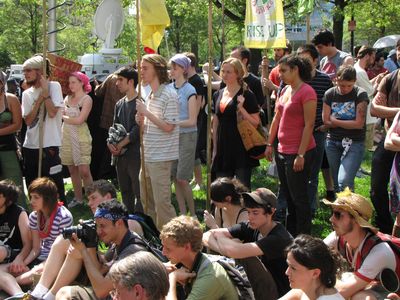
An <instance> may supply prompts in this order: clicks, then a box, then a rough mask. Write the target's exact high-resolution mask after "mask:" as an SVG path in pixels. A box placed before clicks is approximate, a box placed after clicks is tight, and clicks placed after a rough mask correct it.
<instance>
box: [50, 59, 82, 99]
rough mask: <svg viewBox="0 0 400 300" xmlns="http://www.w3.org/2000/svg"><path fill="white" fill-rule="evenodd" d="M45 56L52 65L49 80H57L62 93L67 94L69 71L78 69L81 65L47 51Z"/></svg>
mask: <svg viewBox="0 0 400 300" xmlns="http://www.w3.org/2000/svg"><path fill="white" fill-rule="evenodd" d="M47 58H48V59H49V60H50V62H51V64H52V65H53V66H52V68H51V76H50V80H53V81H58V82H59V83H60V85H61V88H62V92H63V94H64V95H66V94H68V92H69V87H68V79H69V76H70V75H71V73H73V72H75V71H80V70H81V68H82V65H81V64H79V63H77V62H74V61H72V60H69V59H66V58H64V57H62V56H58V55H55V54H52V53H47Z"/></svg>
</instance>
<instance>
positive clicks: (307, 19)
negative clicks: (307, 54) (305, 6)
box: [306, 14, 311, 44]
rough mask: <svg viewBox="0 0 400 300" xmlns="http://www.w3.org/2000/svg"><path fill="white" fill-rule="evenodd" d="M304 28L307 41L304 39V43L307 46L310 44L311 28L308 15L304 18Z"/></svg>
mask: <svg viewBox="0 0 400 300" xmlns="http://www.w3.org/2000/svg"><path fill="white" fill-rule="evenodd" d="M306 27H307V39H306V41H307V44H308V43H310V31H311V28H310V14H307V17H306Z"/></svg>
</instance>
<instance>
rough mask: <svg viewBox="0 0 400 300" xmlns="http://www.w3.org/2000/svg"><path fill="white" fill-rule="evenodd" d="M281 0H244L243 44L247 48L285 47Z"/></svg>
mask: <svg viewBox="0 0 400 300" xmlns="http://www.w3.org/2000/svg"><path fill="white" fill-rule="evenodd" d="M284 21H285V20H284V17H283V5H282V0H246V20H245V37H244V45H245V46H246V47H248V48H261V49H264V48H285V47H286V37H285V22H284Z"/></svg>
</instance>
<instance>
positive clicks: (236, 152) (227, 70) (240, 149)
mask: <svg viewBox="0 0 400 300" xmlns="http://www.w3.org/2000/svg"><path fill="white" fill-rule="evenodd" d="M245 72H246V70H245V67H244V66H243V64H242V63H241V62H240V60H238V59H237V58H232V57H230V58H228V59H226V60H225V61H224V62H223V63H222V65H221V77H222V80H223V81H224V83H225V84H226V86H225V88H223V89H221V90H219V91H218V92H216V93H215V94H214V97H213V98H214V99H213V104H214V110H213V111H214V113H213V125H212V126H213V165H212V169H213V171H214V172H215V174H216V177H236V178H237V179H239V180H240V181H241V182H242V183H243V184H244V185H245V186H246V187H248V188H251V186H250V179H251V171H252V168H254V167H256V166H258V165H259V163H258V160H255V159H253V158H251V157H250V156H249V155H248V154H247V152H246V150H245V148H244V146H243V142H242V139H241V137H240V134H239V131H238V129H237V114H241V116H242V117H243V118H244V119H246V120H248V121H249V122H250V123H251V124H252V125H253V126H254V127H257V126H258V124H259V123H260V114H259V108H258V105H257V99H256V97H255V96H254V94H253V93H252V92H251V91H249V90H248V89H247V85H246V84H245V83H243V76H244V75H245Z"/></svg>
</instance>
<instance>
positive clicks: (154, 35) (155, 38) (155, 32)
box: [139, 0, 170, 53]
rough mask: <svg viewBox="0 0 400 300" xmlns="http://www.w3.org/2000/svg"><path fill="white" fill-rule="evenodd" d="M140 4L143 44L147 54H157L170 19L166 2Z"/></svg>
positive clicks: (156, 0)
mask: <svg viewBox="0 0 400 300" xmlns="http://www.w3.org/2000/svg"><path fill="white" fill-rule="evenodd" d="M139 2H140V26H141V31H142V44H143V46H144V50H145V51H146V52H147V53H155V52H157V48H158V47H159V46H160V44H161V41H162V39H163V37H164V31H165V28H166V27H168V26H169V24H170V19H169V16H168V12H167V7H166V6H165V0H142V1H139Z"/></svg>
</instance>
